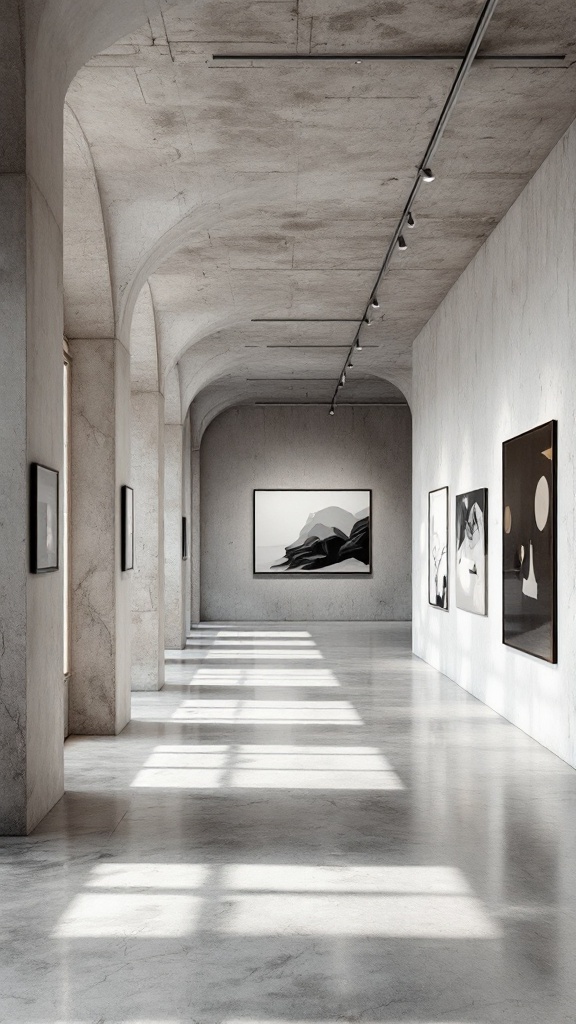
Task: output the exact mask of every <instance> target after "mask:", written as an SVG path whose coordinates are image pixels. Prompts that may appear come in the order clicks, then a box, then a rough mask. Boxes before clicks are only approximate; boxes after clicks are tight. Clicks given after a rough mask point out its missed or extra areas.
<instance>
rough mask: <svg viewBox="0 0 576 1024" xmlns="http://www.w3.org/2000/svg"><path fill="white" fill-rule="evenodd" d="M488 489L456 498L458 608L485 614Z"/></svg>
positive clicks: (470, 492)
mask: <svg viewBox="0 0 576 1024" xmlns="http://www.w3.org/2000/svg"><path fill="white" fill-rule="evenodd" d="M487 554H488V490H487V488H486V487H481V488H479V490H476V491H466V493H465V494H458V495H457V497H456V607H457V608H463V609H464V611H467V612H474V613H475V614H476V615H486V608H487V590H486V586H487V580H488V557H487Z"/></svg>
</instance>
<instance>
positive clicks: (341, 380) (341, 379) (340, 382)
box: [338, 373, 346, 388]
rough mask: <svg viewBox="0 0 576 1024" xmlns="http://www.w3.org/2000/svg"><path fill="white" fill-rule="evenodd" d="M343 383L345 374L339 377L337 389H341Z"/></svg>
mask: <svg viewBox="0 0 576 1024" xmlns="http://www.w3.org/2000/svg"><path fill="white" fill-rule="evenodd" d="M345 383H346V374H345V373H343V374H342V376H341V377H340V380H339V381H338V387H339V388H343V387H344V385H345Z"/></svg>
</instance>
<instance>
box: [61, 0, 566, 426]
mask: <svg viewBox="0 0 576 1024" xmlns="http://www.w3.org/2000/svg"><path fill="white" fill-rule="evenodd" d="M85 3H87V0H85ZM47 6H50V5H47ZM63 6H66V5H65V4H64V5H63ZM68 6H69V5H68ZM84 6H85V4H77V9H76V13H75V14H71V17H72V18H73V20H74V26H76V27H75V29H74V31H76V30H77V29H78V18H79V17H80V15H79V10H80V9H83V8H84ZM482 6H483V4H482V0H473V2H470V0H454V2H453V3H452V4H450V5H449V7H450V9H449V10H448V9H447V8H446V5H445V3H444V0H411V2H409V3H388V4H374V3H372V2H371V0H330V2H329V3H328V2H327V0H300V3H299V4H298V5H294V4H293V3H292V2H291V0H286V2H285V0H276V2H274V3H260V4H254V3H252V2H251V0H236V2H235V3H233V4H231V3H229V2H225V0H194V2H192V0H186V2H184V0H181V2H177V3H167V4H164V3H159V2H155V0H150V2H146V3H144V2H143V0H142V2H141V3H140V4H137V3H132V2H130V3H127V4H125V5H124V4H117V3H116V4H112V3H108V2H105V3H102V4H101V5H99V15H98V16H97V17H95V25H94V27H93V32H92V34H91V36H90V39H91V40H92V43H93V42H94V40H95V39H96V38H99V39H101V40H102V49H101V52H100V53H99V54H98V55H96V56H92V57H91V59H88V60H87V62H86V63H85V66H83V67H82V68H81V69H80V70H79V71H78V74H77V75H76V77H75V78H74V80H73V82H72V83H71V85H70V88H69V90H68V94H67V102H68V104H69V106H70V108H71V110H72V111H73V114H74V117H75V119H76V120H77V122H78V124H79V125H81V128H82V132H83V135H84V137H85V139H86V140H87V145H88V146H89V149H90V154H91V158H92V161H93V164H94V169H95V178H96V180H97V182H98V187H99V195H100V201H101V205H102V209H103V212H104V223H105V228H106V243H107V250H108V254H109V267H110V278H111V292H112V295H113V305H114V310H115V318H116V331H117V332H119V334H120V336H121V337H123V338H124V339H125V340H126V339H130V337H131V336H132V338H131V340H132V346H133V348H134V345H135V344H136V345H137V344H138V341H137V336H138V335H139V333H140V332H139V331H133V324H132V321H133V317H134V314H135V310H136V309H137V304H138V303H139V302H141V301H142V300H141V294H142V289H143V288H144V289H147V292H146V294H147V295H148V296H149V301H150V302H151V303H152V304H153V316H154V324H155V329H156V333H157V345H158V364H159V374H160V382H161V386H162V380H163V379H164V378H165V377H166V374H167V373H170V374H171V380H172V381H174V380H175V379H178V380H179V387H180V399H181V409H182V411H185V410H186V408H187V407H188V405H189V404H190V403H191V402H192V401H193V400H197V401H199V398H200V396H201V393H202V394H205V395H208V399H209V401H208V399H206V398H205V399H203V401H206V402H208V405H209V404H210V402H211V401H212V398H213V399H214V401H215V402H216V405H217V404H218V402H220V401H225V400H226V394H230V395H231V394H232V393H233V394H235V395H237V396H238V395H239V396H240V398H241V400H242V401H244V400H254V401H258V400H261V399H262V400H263V397H265V396H266V394H267V393H268V388H269V386H272V383H273V388H272V390H273V391H274V396H275V397H280V398H281V397H282V396H284V397H285V398H286V399H288V398H289V397H290V395H293V394H294V388H295V387H296V383H295V382H296V381H300V382H305V392H306V396H308V397H309V400H317V401H325V400H327V401H329V398H330V396H331V391H332V390H333V387H334V385H335V383H336V380H337V377H338V375H339V372H340V369H341V366H342V362H343V358H344V355H345V349H346V345H349V344H350V342H351V340H352V338H353V337H354V333H355V323H354V321H355V320H356V321H357V319H358V318H359V317H360V316H361V315H362V312H363V310H364V307H365V304H366V301H367V299H368V297H369V295H370V292H371V288H372V286H373V282H374V280H375V277H376V273H377V271H378V268H379V266H380V262H381V259H382V257H383V254H384V252H385V250H386V247H387V245H388V241H389V239H390V237H391V235H392V233H393V231H394V228H395V225H396V222H397V220H398V217H399V214H400V212H401V210H402V207H403V205H404V201H405V199H406V196H407V194H408V191H409V188H410V185H411V183H412V181H413V178H414V173H415V168H416V167H417V166H418V164H419V161H420V159H421V157H422V154H423V152H424V150H425V148H426V144H427V142H428V139H429V137H430V134H431V132H432V129H433V126H434V124H435V122H436V119H437V117H438V115H439V112H440V110H441V108H442V105H443V102H444V100H445V98H446V95H447V93H448V90H449V88H450V84H451V82H452V80H453V77H454V74H455V72H456V69H457V62H456V61H450V60H448V61H438V62H436V61H432V62H423V63H419V62H416V61H402V62H388V63H387V62H376V61H370V60H365V61H363V62H362V64H356V63H354V62H353V61H343V62H325V61H318V62H306V61H302V62H300V61H296V62H293V61H289V62H273V61H270V62H267V61H265V62H252V61H250V60H249V59H248V55H249V54H250V53H251V52H252V53H254V52H259V53H262V52H263V51H265V52H269V53H286V52H300V53H302V54H304V55H305V54H309V53H310V54H325V53H327V52H332V53H334V52H336V53H343V54H345V53H354V52H358V51H360V52H364V53H367V52H383V51H385V52H388V53H394V52H395V53H398V54H400V53H402V54H407V53H414V52H427V53H436V54H446V53H462V52H463V51H464V49H465V46H466V44H467V42H468V39H469V37H470V34H471V32H472V29H473V27H474V23H475V21H476V19H477V17H478V15H479V13H480V10H481V8H482ZM117 8H122V10H123V17H124V19H125V21H124V24H125V25H126V26H127V27H128V26H129V28H130V31H131V34H130V35H125V36H124V37H122V38H120V37H119V35H120V34H119V35H118V36H111V35H110V32H111V31H112V27H113V23H114V18H115V16H116V15H115V13H114V12H115V10H117ZM138 10H140V11H141V12H143V11H144V10H145V16H143V17H142V18H141V20H140V21H139V22H136V21H135V20H134V19H135V18H136V15H137V12H138ZM136 26H139V27H136ZM112 39H116V42H114V43H113V44H112V43H111V40H112ZM575 39H576V8H575V6H574V4H573V2H572V0H548V3H546V4H538V5H529V6H528V7H527V6H526V5H525V4H524V3H523V2H522V0H500V2H499V4H498V6H497V8H496V13H495V14H494V16H493V19H492V21H491V23H490V26H489V29H488V32H487V35H486V37H485V39H484V42H483V44H482V50H483V51H484V53H495V52H497V53H499V54H508V55H511V54H516V55H517V54H527V53H548V54H550V53H557V54H566V57H565V58H564V59H562V60H557V61H554V62H548V63H547V64H544V65H542V63H541V62H538V61H535V62H533V63H530V62H528V63H526V62H525V63H519V62H517V61H516V62H515V61H513V60H512V61H509V62H507V63H502V62H495V61H491V60H485V61H482V62H477V63H476V64H475V65H474V67H473V69H472V71H471V73H470V76H469V78H468V80H467V82H466V85H465V88H464V90H463V92H462V94H461V97H460V99H459V102H458V105H457V107H456V110H455V112H454V114H453V116H452V119H451V120H450V122H449V125H448V129H447V131H446V132H445V135H444V137H443V140H442V143H441V146H440V149H439V151H438V154H437V157H436V159H435V164H434V170H435V173H436V181H435V183H434V184H433V185H431V186H428V187H424V188H422V189H421V191H420V194H419V196H418V199H417V202H416V205H415V208H414V211H413V212H414V215H415V218H416V228H415V230H414V231H413V232H411V233H410V237H409V242H410V245H409V248H408V251H407V252H406V253H403V254H400V253H398V254H397V255H396V256H395V258H394V259H393V261H392V265H391V269H390V272H389V274H388V275H387V277H386V278H385V280H384V282H383V284H382V287H381V289H380V292H379V297H380V302H381V313H382V318H381V319H380V320H379V321H378V322H377V323H376V324H375V325H374V326H373V327H372V328H371V329H370V331H366V332H365V333H366V339H365V340H366V346H374V347H373V348H372V347H370V348H368V347H367V348H365V351H364V352H363V353H361V354H360V355H359V357H358V359H357V361H356V362H357V365H355V366H354V368H353V370H351V371H350V380H351V381H352V380H354V382H355V383H354V387H355V392H354V393H355V394H356V395H357V400H358V401H361V400H362V395H365V396H368V395H372V394H373V393H374V392H373V388H374V381H375V380H380V381H382V380H389V381H392V382H394V384H396V385H397V386H399V387H401V388H402V389H403V390H404V392H405V393H407V391H408V388H409V381H410V372H411V348H412V343H413V341H414V339H415V337H416V336H417V335H418V333H419V331H420V330H421V329H422V327H423V326H424V324H425V323H426V322H427V320H428V319H429V317H430V316H431V314H432V313H433V312H434V310H435V309H436V308H437V306H438V305H439V303H440V302H441V300H442V299H443V297H444V296H445V294H446V293H447V291H448V290H449V288H450V287H451V286H452V284H453V283H454V282H455V280H456V279H457V278H458V276H459V275H460V274H461V272H462V270H463V269H464V268H465V266H466V265H467V263H468V262H469V261H470V259H471V258H472V257H473V256H474V254H475V253H476V252H477V250H478V249H479V247H480V246H481V245H482V243H483V241H484V240H485V239H486V237H487V236H488V235H489V234H490V232H491V231H492V229H493V228H494V226H495V225H496V224H497V223H498V221H499V220H500V219H501V217H502V216H503V215H504V213H505V212H506V210H507V209H508V208H509V206H510V205H511V203H512V202H513V201H514V200H515V198H516V197H517V196H518V194H519V192H520V191H521V189H522V188H523V187H524V185H525V184H526V182H527V181H528V180H529V178H530V177H531V176H532V174H533V173H534V172H535V170H536V169H537V167H538V166H539V165H540V163H541V162H542V160H543V159H544V158H545V156H546V155H547V154H548V152H549V151H550V149H551V148H552V147H553V145H554V144H555V143H556V141H557V140H558V138H559V137H560V136H561V134H562V133H563V131H564V130H565V129H566V128H567V127H568V125H569V124H570V122H571V121H572V120H573V118H574V116H576V88H575V84H576V63H574V58H575V57H576V53H575V52H574V50H575V43H574V40H575ZM215 51H218V52H220V53H223V52H224V53H226V52H227V51H228V52H232V51H234V52H236V53H238V52H239V51H241V52H243V53H245V54H246V55H247V59H246V60H244V61H230V60H229V61H227V60H226V59H222V60H218V61H213V60H212V54H213V53H214V52H215ZM92 52H94V51H92ZM77 56H78V54H77V53H76V57H77ZM86 56H88V54H86ZM82 216H84V219H85V220H86V219H87V218H88V217H89V216H91V214H89V215H88V214H87V213H86V210H84V211H83V210H82V206H81V204H78V203H76V204H75V205H74V204H70V206H69V208H67V220H66V224H67V229H66V231H67V234H68V232H70V237H74V236H75V237H80V235H81V230H82V223H81V218H82ZM84 272H85V270H84ZM79 274H80V268H79ZM81 285H82V282H81V281H75V280H74V279H73V266H72V268H71V274H69V275H67V288H68V287H69V288H70V294H71V295H72V294H81V293H82V288H81ZM147 301H148V300H147ZM263 319H265V320H266V322H265V323H262V322H254V321H261V320H263ZM147 344H149V342H147ZM339 346H340V347H339ZM133 354H134V356H135V359H136V360H140V362H142V359H141V354H139V353H138V352H135V351H134V352H133ZM174 375H175V376H174ZM330 378H331V379H332V387H331V388H329V387H327V383H326V382H327V381H328V380H329V379H330ZM231 382H233V383H231ZM271 382H272V383H271ZM362 382H364V383H362ZM302 386H303V387H304V385H302ZM347 388H348V385H347ZM347 394H352V391H347ZM210 395H212V398H210ZM208 405H207V406H206V408H207V409H208ZM206 415H209V413H208V412H207V413H206Z"/></svg>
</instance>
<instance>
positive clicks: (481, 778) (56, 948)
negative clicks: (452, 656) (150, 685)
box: [0, 623, 576, 1024]
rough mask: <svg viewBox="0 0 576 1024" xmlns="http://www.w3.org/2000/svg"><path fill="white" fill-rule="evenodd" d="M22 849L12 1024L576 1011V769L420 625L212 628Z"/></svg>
mask: <svg viewBox="0 0 576 1024" xmlns="http://www.w3.org/2000/svg"><path fill="white" fill-rule="evenodd" d="M167 677H168V680H169V681H168V683H167V685H166V687H165V689H164V690H163V691H162V692H161V693H159V694H149V693H148V694H138V695H135V700H134V714H135V718H134V721H133V722H132V723H131V725H130V726H129V727H128V729H127V730H126V731H125V732H124V733H123V734H122V736H120V737H117V738H110V739H108V738H106V739H86V738H79V739H73V740H71V741H69V742H68V743H67V745H66V763H67V789H68V793H67V795H66V797H65V798H64V799H63V800H62V801H61V802H60V803H59V804H58V805H57V807H56V808H55V809H54V810H53V812H52V813H51V814H50V815H49V816H48V818H47V819H46V820H45V821H44V822H43V823H42V825H41V827H40V828H39V829H38V830H37V831H36V833H35V834H34V835H33V836H31V837H30V838H28V839H26V840H6V839H5V840H0V887H1V892H0V898H1V906H2V911H1V916H2V931H3V944H2V953H3V955H2V958H1V966H0V1021H1V1022H2V1024H8V1022H10V1024H14V1022H24V1021H25V1022H29V1024H35V1022H41V1024H57V1022H58V1024H88V1022H90V1024H112V1022H115V1024H120V1022H123V1024H184V1022H194V1024H196V1022H199V1024H221V1022H226V1024H232V1022H237V1024H260V1022H272V1021H273V1022H277V1024H283V1022H287V1024H292V1022H316V1021H318V1022H332V1021H334V1022H335V1021H342V1020H344V1021H356V1020H361V1021H365V1022H387V1024H393V1022H394V1024H399V1022H400V1021H402V1022H404V1024H432V1022H443V1021H445V1022H447V1024H448V1022H452V1024H456V1022H458V1024H464V1022H470V1024H489V1022H490V1024H491V1022H502V1024H504V1022H506V1024H529V1022H538V1024H544V1022H547V1024H559V1022H571V1024H573V1022H574V1020H575V1019H576V970H575V967H574V965H575V963H576V916H575V906H576V901H575V897H576V842H575V839H576V773H575V772H574V771H573V770H572V769H571V768H569V767H567V766H566V765H565V764H563V763H562V762H561V761H559V760H558V759H557V758H556V757H554V756H553V755H552V754H550V753H548V752H547V751H546V750H544V749H543V748H542V747H540V746H538V744H536V743H535V742H533V741H532V740H530V739H528V738H527V737H526V736H525V735H524V734H523V733H521V732H519V731H518V730H517V729H515V728H514V727H513V726H511V725H509V724H508V723H507V722H505V721H504V720H503V719H501V718H499V717H498V716H497V715H495V714H493V713H492V712H491V711H489V710H488V709H487V708H486V707H484V706H483V705H482V704H480V703H478V702H477V701H475V700H474V699H473V698H471V697H469V696H468V695H467V694H466V693H464V692H463V691H462V690H460V689H459V688H458V687H457V686H455V685H454V684H452V683H450V682H449V681H448V680H447V679H445V678H444V677H442V676H440V675H439V674H438V673H436V672H434V671H433V670H432V669H430V668H428V667H427V666H426V665H424V664H423V663H422V662H420V661H418V660H416V659H414V658H412V657H411V655H410V653H409V628H408V626H407V625H382V624H377V623H371V624H361V623H356V624H353V625H346V626H345V625H343V624H341V623H339V624H332V625H324V624H315V625H314V626H311V627H306V626H294V627H292V626H291V625H289V626H286V627H284V626H282V627H279V626H272V625H271V626H270V627H267V626H263V625H259V626H254V627H251V626H246V625H240V626H228V625H222V626H218V625H214V624H211V625H210V626H205V627H201V628H198V629H196V630H194V633H193V635H192V637H191V639H190V642H189V646H188V649H187V650H186V651H184V652H173V654H172V656H171V657H170V658H169V659H168V672H167Z"/></svg>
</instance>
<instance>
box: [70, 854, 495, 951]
mask: <svg viewBox="0 0 576 1024" xmlns="http://www.w3.org/2000/svg"><path fill="white" fill-rule="evenodd" d="M87 888H88V890H90V889H96V890H97V891H96V892H90V891H87V892H83V893H81V894H79V895H78V896H77V897H76V898H75V899H74V900H73V901H72V903H71V905H70V906H69V907H68V909H67V910H66V911H65V912H64V914H63V915H62V917H61V918H60V920H59V922H58V924H57V926H56V929H55V932H54V934H55V935H57V936H59V937H79V936H86V937H95V936H101V937H105V936H133V937H143V938H146V937H150V936H154V937H160V936H165V937H176V936H177V937H181V936H183V935H189V934H194V933H195V932H196V931H197V930H198V928H199V927H200V926H201V927H202V929H203V930H204V931H211V932H214V933H217V934H218V933H219V934H233V935H245V936H248V935H261V936H269V935H270V936H274V935H301V936H303V935H314V936H335V937H336V936H358V937H362V936H374V937H391V938H392V937H394V938H428V939H430V938H437V939H447V938H450V939H455V938H457V939H493V938H497V937H499V934H500V933H499V930H498V928H497V926H496V924H495V923H494V922H493V921H492V920H491V919H490V917H489V916H488V914H487V913H486V911H485V910H484V908H483V906H482V903H481V901H480V900H479V899H477V898H476V897H475V896H474V894H473V893H472V891H471V889H470V887H469V885H468V883H467V881H466V879H465V877H464V876H463V875H462V873H461V872H460V871H458V870H457V869H456V868H453V867H450V866H444V865H426V866H421V865H409V866H408V865H365V864H355V865H308V864H304V865H301V864H296V865H295V864H226V865H218V864H216V865H214V864H212V865H208V864H173V863H157V864H150V863H142V864H137V863H128V864H123V863H121V862H113V863H104V864H103V863H100V864H97V865H95V867H94V868H93V869H92V872H91V875H90V878H89V880H88V883H87ZM103 890H108V891H103ZM166 890H170V891H166ZM203 903H204V905H205V907H206V913H205V914H204V916H203V917H202V918H201V915H202V911H203ZM200 921H201V925H200Z"/></svg>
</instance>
